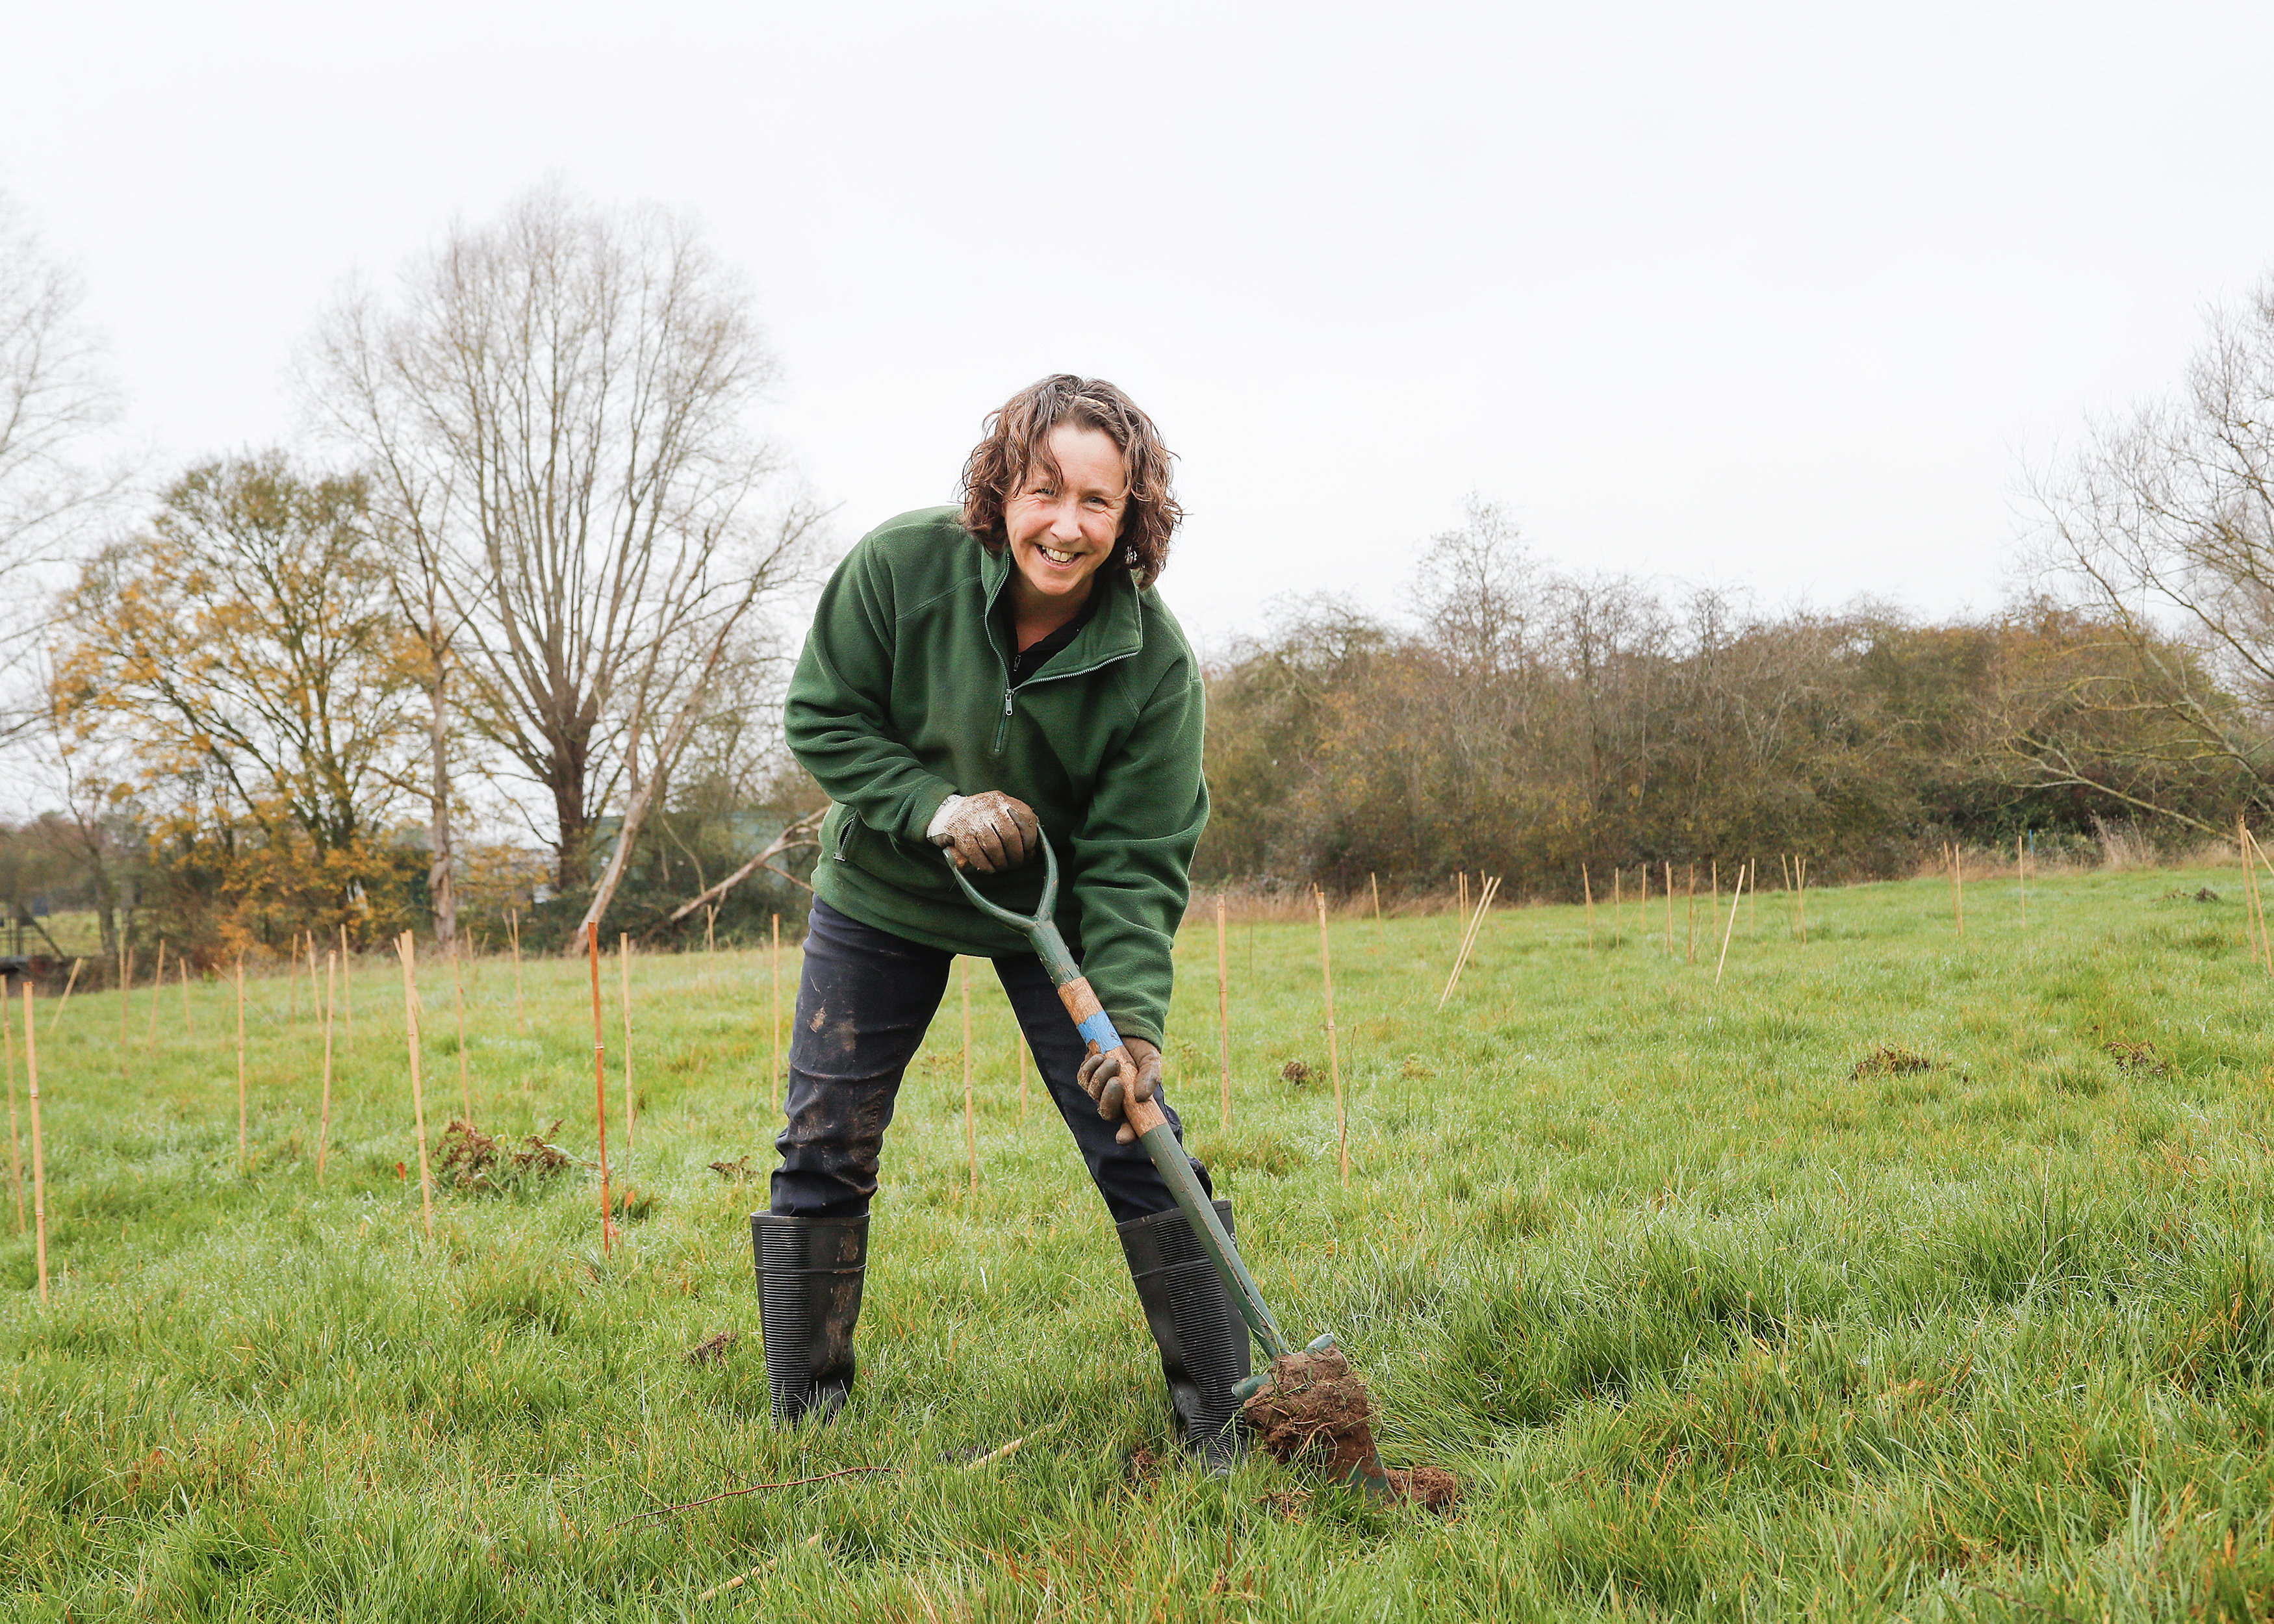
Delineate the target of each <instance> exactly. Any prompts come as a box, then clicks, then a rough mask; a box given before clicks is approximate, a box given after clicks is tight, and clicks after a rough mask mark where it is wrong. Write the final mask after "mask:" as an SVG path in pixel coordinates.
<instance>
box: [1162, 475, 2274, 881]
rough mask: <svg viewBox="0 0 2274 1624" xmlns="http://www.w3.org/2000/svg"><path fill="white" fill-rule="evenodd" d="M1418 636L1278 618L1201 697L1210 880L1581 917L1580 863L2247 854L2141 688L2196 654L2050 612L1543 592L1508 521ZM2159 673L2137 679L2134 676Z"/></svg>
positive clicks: (1312, 612) (1553, 584)
mask: <svg viewBox="0 0 2274 1624" xmlns="http://www.w3.org/2000/svg"><path fill="white" fill-rule="evenodd" d="M1410 601H1411V606H1412V612H1413V613H1412V616H1411V617H1410V619H1408V620H1406V621H1404V623H1403V624H1398V623H1393V622H1391V621H1389V620H1386V619H1384V618H1382V617H1380V616H1378V615H1374V614H1371V613H1364V612H1361V611H1359V610H1358V609H1355V608H1353V607H1352V606H1350V605H1345V604H1341V603H1337V602H1332V601H1316V600H1314V601H1311V602H1307V603H1302V604H1298V605H1292V606H1290V607H1289V608H1287V609H1286V610H1285V611H1284V613H1282V614H1281V616H1280V618H1279V620H1278V623H1277V625H1276V628H1275V629H1274V630H1273V631H1272V632H1271V633H1270V634H1269V635H1266V636H1264V637H1261V638H1259V639H1257V640H1255V641H1254V643H1250V644H1249V645H1247V646H1246V647H1244V648H1242V649H1240V650H1239V651H1238V652H1237V653H1236V654H1235V655H1234V656H1233V658H1231V659H1229V660H1228V661H1225V662H1223V663H1222V664H1221V665H1219V666H1218V667H1217V668H1216V670H1215V672H1214V673H1212V676H1211V680H1210V687H1209V746H1208V748H1209V784H1210V787H1211V789H1212V791H1213V793H1214V795H1215V811H1214V815H1213V816H1212V818H1211V821H1210V823H1209V831H1208V834H1207V836H1206V838H1205V839H1204V841H1203V843H1202V846H1201V862H1200V869H1199V875H1198V877H1199V878H1200V879H1201V880H1202V881H1203V882H1227V881H1240V880H1260V881H1262V882H1264V883H1267V884H1268V883H1270V882H1273V881H1277V882H1283V883H1308V882H1313V881H1315V882H1317V883H1321V884H1322V885H1324V886H1326V887H1327V888H1328V889H1329V890H1330V891H1352V890H1363V889H1364V888H1365V887H1366V885H1367V876H1368V875H1369V874H1375V875H1379V876H1381V878H1382V883H1383V884H1384V885H1386V886H1393V887H1397V888H1401V889H1413V888H1417V887H1423V886H1433V885H1434V884H1436V883H1440V882H1443V881H1449V879H1450V877H1451V876H1453V874H1454V873H1455V872H1456V871H1457V870H1463V869H1465V870H1467V871H1469V872H1470V873H1472V874H1473V873H1476V872H1478V871H1480V870H1482V871H1487V872H1492V873H1497V874H1500V875H1502V876H1505V877H1504V885H1505V889H1506V890H1507V891H1508V893H1509V894H1510V896H1511V897H1515V896H1519V895H1535V896H1537V895H1545V896H1566V897H1576V896H1577V894H1578V892H1579V890H1580V870H1581V866H1582V865H1583V864H1585V866H1586V867H1587V868H1589V869H1590V870H1591V871H1592V872H1593V874H1595V875H1597V876H1604V875H1608V873H1609V872H1610V870H1612V869H1613V868H1615V867H1617V868H1632V867H1633V866H1634V865H1636V864H1638V863H1644V862H1647V863H1650V864H1652V865H1653V866H1655V865H1658V864H1660V863H1664V862H1672V863H1674V864H1675V866H1676V868H1677V869H1679V868H1683V867H1684V866H1685V865H1687V864H1689V863H1690V862H1692V861H1695V862H1697V863H1698V864H1699V865H1700V868H1701V873H1702V869H1703V867H1704V865H1705V864H1706V863H1707V862H1709V861H1719V863H1720V864H1721V868H1723V870H1724V871H1725V872H1726V871H1728V870H1729V869H1731V868H1734V867H1735V866H1736V863H1738V862H1741V861H1746V860H1748V859H1758V860H1759V861H1761V862H1762V863H1763V865H1764V872H1765V873H1766V874H1768V875H1770V876H1774V875H1775V874H1776V873H1777V872H1778V870H1777V868H1776V867H1775V865H1776V863H1777V861H1778V856H1779V854H1780V853H1805V854H1806V855H1808V857H1809V858H1810V860H1811V869H1810V873H1811V879H1813V878H1815V877H1818V876H1821V877H1822V878H1824V879H1826V880H1834V879H1855V878H1866V877H1871V876H1886V875H1892V874H1899V873H1904V872H1908V871H1909V870H1911V869H1912V868H1915V867H1916V865H1917V863H1918V862H1919V861H1920V860H1921V859H1922V858H1923V857H1924V856H1927V855H1929V854H1931V853H1933V852H1935V851H1936V850H1937V849H1938V848H1939V844H1940V843H1941V842H1942V841H1944V840H1949V839H1955V840H1958V841H1961V842H1962V843H1965V844H1967V845H1969V846H1994V847H1999V848H2003V849H2011V847H2012V846H2013V843H2014V838H2015V836H2016V834H2017V833H2020V832H2022V831H2033V832H2034V835H2035V837H2036V838H2037V840H2038V841H2039V843H2040V845H2041V846H2042V845H2043V843H2044V842H2046V841H2048V840H2050V841H2052V842H2054V843H2055V844H2057V845H2058V844H2064V843H2070V844H2073V843H2077V842H2080V841H2082V840H2088V839H2091V838H2096V837H2097V836H2098V835H2099V834H2100V833H2101V832H2103V831H2105V830H2107V829H2109V828H2111V827H2113V826H2127V825H2128V826H2129V827H2128V829H2127V833H2128V834H2130V835H2131V836H2133V837H2134V838H2145V839H2146V840H2148V841H2149V842H2150V843H2155V844H2165V845H2177V844H2192V843H2195V842H2197V841H2200V840H2201V839H2202V838H2204V836H2205V834H2206V833H2207V832H2208V831H2212V830H2220V829H2231V828H2232V827H2233V820H2234V818H2235V816H2236V815H2237V813H2238V812H2239V811H2240V810H2241V809H2243V808H2244V807H2245V806H2246V805H2247V804H2248V802H2249V801H2250V798H2251V796H2252V793H2253V791H2254V789H2255V785H2254V783H2253V781H2252V780H2251V778H2249V776H2248V772H2247V771H2245V770H2244V769H2242V768H2240V767H2239V766H2238V765H2237V764H2236V763H2235V762H2234V760H2233V758H2232V757H2231V756H2218V755H2215V754H2211V753H2208V752H2205V751H2203V750H2202V749H2200V748H2196V746H2195V743H2194V741H2193V737H2192V735H2191V734H2190V733H2189V732H2188V731H2187V729H2186V728H2184V727H2182V726H2179V725H2178V723H2177V722H2176V721H2175V720H2174V718H2172V713H2171V711H2170V708H2169V706H2168V704H2167V703H2165V702H2164V700H2163V697H2162V690H2160V689H2157V688H2155V687H2154V685H2153V684H2152V683H2151V682H2150V680H2148V678H2149V676H2150V675H2152V673H2154V672H2155V671H2157V670H2163V671H2170V670H2172V669H2181V670H2185V671H2187V673H2188V674H2189V675H2190V677H2191V678H2192V679H2193V680H2192V681H2191V682H2190V684H2189V686H2190V687H2191V688H2194V689H2195V691H2197V692H2202V691H2207V690H2208V689H2209V688H2210V687H2212V686H2214V685H2210V684H2209V683H2208V682H2207V681H2206V680H2205V679H2204V673H2202V672H2200V671H2199V670H2197V669H2196V668H2195V659H2194V657H2193V656H2192V655H2191V654H2190V653H2189V651H2188V650H2185V649H2183V648H2180V647H2179V646H2176V645H2172V644H2155V645H2152V646H2151V647H2150V649H2149V650H2148V653H2149V655H2150V657H2151V658H2150V659H2149V660H2148V661H2146V662H2145V663H2144V666H2143V662H2142V658H2141V648H2140V645H2139V643H2138V641H2137V637H2136V632H2135V631H2131V630H2125V631H2123V632H2122V633H2121V635H2120V628H2113V627H2112V626H2110V625H2109V624H2107V623H2105V621H2103V620H2096V619H2094V618H2092V617H2090V616H2089V615H2085V614H2082V613H2075V612H2072V611H2067V610H2063V609H2060V608H2058V607H2055V606H2052V605H2036V606H2032V607H2030V608H2029V609H2027V610H2025V611H2022V612H2016V613H2008V614H2005V615H2000V616H1998V617H1995V618H1992V619H1986V620H1977V621H1969V622H1964V623H1958V624H1949V625H1939V626H1923V625H1919V624H1916V623H1915V622H1913V621H1910V620H1907V619H1905V618H1904V617H1902V616H1901V615H1900V614H1897V613H1891V612H1882V611H1877V610H1873V609H1870V608H1862V609H1856V610H1850V611H1848V612H1845V613H1832V614H1824V613H1806V612H1790V613H1782V614H1773V615H1770V614H1755V613H1747V612H1746V611H1745V610H1744V609H1743V607H1742V606H1741V605H1739V604H1737V603H1736V602H1733V601H1732V600H1731V599H1730V598H1728V597H1725V596H1722V595H1720V594H1717V593H1713V592H1698V593H1695V594H1692V595H1690V596H1689V597H1688V598H1685V599H1683V600H1682V601H1680V602H1677V603H1671V604H1669V603H1668V602H1667V601H1666V600H1665V599H1664V598H1661V597H1660V595H1658V594H1657V593H1655V592H1653V591H1652V590H1648V589H1646V588H1645V587H1643V586H1641V585H1639V584H1638V583H1634V582H1632V581H1630V580H1625V579H1617V578H1613V579H1601V578H1595V579H1583V578H1577V577H1574V576H1570V575H1559V574H1555V573H1553V572H1550V571H1547V570H1545V569H1543V568H1540V567H1538V566H1537V565H1536V564H1535V563H1534V562H1533V561H1532V560H1531V558H1530V557H1529V555H1528V553H1526V551H1525V547H1524V545H1523V544H1522V542H1521V540H1520V538H1518V537H1517V535H1516V533H1515V531H1514V530H1513V527H1512V526H1510V524H1509V523H1507V521H1506V520H1505V519H1504V518H1503V517H1502V515H1500V514H1499V513H1498V512H1496V511H1495V510H1494V509H1492V508H1484V507H1478V508H1472V511H1471V514H1470V517H1469V522H1468V523H1467V524H1466V525H1465V527H1464V528H1463V529H1461V530H1457V531H1455V532H1452V533H1450V534H1447V535H1443V536H1440V537H1438V538H1436V539H1435V540H1434V543H1433V544H1432V545H1430V546H1429V547H1428V548H1427V550H1426V552H1424V553H1423V554H1422V555H1421V557H1420V559H1419V566H1418V568H1417V571H1416V574H1415V576H1414V579H1413V581H1412V589H1411V600H1410ZM2143 670H2144V672H2145V673H2148V674H2146V675H2143Z"/></svg>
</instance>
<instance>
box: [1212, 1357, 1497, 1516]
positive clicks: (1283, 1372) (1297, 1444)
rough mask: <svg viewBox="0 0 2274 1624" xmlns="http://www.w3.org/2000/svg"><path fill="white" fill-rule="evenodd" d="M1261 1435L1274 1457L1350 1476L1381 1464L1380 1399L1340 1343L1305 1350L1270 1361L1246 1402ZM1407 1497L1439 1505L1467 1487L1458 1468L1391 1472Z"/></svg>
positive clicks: (1395, 1488)
mask: <svg viewBox="0 0 2274 1624" xmlns="http://www.w3.org/2000/svg"><path fill="white" fill-rule="evenodd" d="M1244 1409H1245V1413H1246V1417H1247V1424H1248V1425H1249V1426H1250V1427H1252V1428H1253V1429H1254V1432H1255V1437H1256V1440H1257V1441H1258V1442H1260V1443H1261V1445H1262V1446H1263V1449H1264V1452H1265V1453H1266V1454H1268V1455H1270V1456H1271V1457H1272V1458H1273V1459H1274V1460H1276V1461H1281V1462H1286V1463H1289V1464H1292V1463H1294V1462H1296V1461H1298V1460H1301V1461H1304V1462H1310V1461H1312V1460H1314V1459H1315V1460H1316V1461H1317V1463H1318V1464H1319V1466H1320V1468H1321V1470H1323V1471H1324V1472H1325V1473H1326V1475H1327V1476H1328V1477H1333V1478H1336V1479H1337V1480H1340V1479H1346V1478H1348V1477H1350V1475H1351V1473H1352V1472H1353V1471H1354V1470H1357V1469H1358V1468H1359V1466H1361V1465H1364V1464H1367V1463H1369V1462H1372V1463H1377V1464H1378V1463H1379V1462H1380V1459H1381V1457H1380V1455H1378V1453H1377V1452H1376V1451H1375V1448H1374V1401H1373V1400H1372V1399H1371V1398H1370V1397H1368V1396H1367V1390H1366V1383H1365V1382H1364V1381H1363V1380H1360V1379H1359V1373H1358V1372H1356V1371H1354V1370H1352V1368H1351V1364H1350V1360H1349V1359H1348V1358H1346V1357H1344V1354H1343V1350H1341V1349H1339V1348H1325V1349H1321V1350H1319V1351H1318V1352H1316V1353H1313V1352H1311V1351H1310V1350H1307V1349H1306V1350H1303V1351H1302V1352H1299V1353H1290V1354H1286V1355H1284V1356H1282V1357H1279V1358H1276V1359H1274V1360H1272V1361H1271V1371H1270V1374H1269V1378H1268V1379H1267V1380H1265V1381H1264V1384H1263V1386H1262V1387H1261V1390H1260V1391H1258V1392H1257V1394H1256V1395H1255V1396H1254V1398H1251V1399H1249V1400H1248V1401H1247V1402H1246V1406H1245V1407H1244ZM1389 1484H1390V1488H1391V1491H1392V1492H1394V1493H1395V1494H1396V1495H1397V1498H1399V1499H1401V1500H1411V1501H1412V1502H1413V1503H1414V1504H1416V1505H1419V1506H1426V1507H1428V1508H1429V1509H1431V1510H1433V1511H1436V1510H1442V1509H1443V1508H1444V1507H1448V1506H1449V1505H1451V1504H1452V1503H1453V1500H1454V1497H1455V1496H1456V1495H1457V1494H1458V1493H1459V1492H1460V1486H1459V1485H1458V1484H1457V1482H1456V1481H1455V1480H1454V1477H1453V1475H1452V1473H1450V1472H1449V1471H1446V1470H1443V1469H1442V1467H1436V1466H1420V1467H1416V1468H1414V1469H1413V1470H1410V1471H1393V1472H1390V1473H1389Z"/></svg>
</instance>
